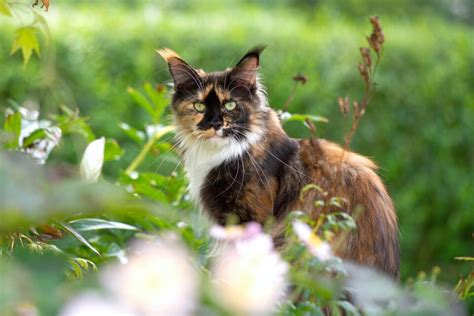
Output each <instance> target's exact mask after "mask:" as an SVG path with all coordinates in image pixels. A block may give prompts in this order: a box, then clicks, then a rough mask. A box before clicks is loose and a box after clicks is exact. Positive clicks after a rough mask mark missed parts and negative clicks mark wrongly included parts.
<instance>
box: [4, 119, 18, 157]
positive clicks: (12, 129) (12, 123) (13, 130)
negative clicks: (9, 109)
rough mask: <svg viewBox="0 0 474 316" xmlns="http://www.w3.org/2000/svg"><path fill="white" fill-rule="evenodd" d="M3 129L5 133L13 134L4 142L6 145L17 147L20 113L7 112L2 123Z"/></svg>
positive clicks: (12, 147)
mask: <svg viewBox="0 0 474 316" xmlns="http://www.w3.org/2000/svg"><path fill="white" fill-rule="evenodd" d="M4 130H5V132H7V133H10V134H12V135H13V137H12V139H11V140H10V141H9V142H8V143H7V144H6V147H7V148H9V149H14V148H17V147H18V139H19V137H20V133H21V113H20V112H13V113H11V114H7V117H6V118H5V123H4Z"/></svg>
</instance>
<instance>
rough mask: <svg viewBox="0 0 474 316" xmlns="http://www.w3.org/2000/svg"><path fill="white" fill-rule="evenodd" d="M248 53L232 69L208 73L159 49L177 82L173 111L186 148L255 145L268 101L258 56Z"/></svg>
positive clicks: (180, 137)
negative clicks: (261, 77)
mask: <svg viewBox="0 0 474 316" xmlns="http://www.w3.org/2000/svg"><path fill="white" fill-rule="evenodd" d="M263 49H264V47H263V46H259V47H256V48H254V49H252V50H250V51H249V52H248V53H247V54H245V56H244V57H242V59H241V60H240V61H239V62H238V63H237V64H236V65H235V66H234V67H233V68H228V69H226V70H224V71H220V72H205V71H203V70H201V69H196V68H194V67H192V66H191V65H189V64H188V63H186V62H185V61H184V60H183V59H182V58H181V57H180V56H179V55H178V54H176V53H175V52H174V51H172V50H170V49H162V50H159V51H158V53H159V54H160V55H161V56H162V57H163V58H164V59H165V60H166V62H167V63H168V66H169V71H170V73H171V76H172V78H173V81H174V93H173V97H172V109H173V115H174V119H175V124H176V127H177V136H178V138H179V140H180V141H181V143H183V145H184V146H190V145H193V144H198V143H201V144H202V143H208V144H214V145H216V146H220V147H224V146H226V145H229V146H232V145H233V144H234V145H239V146H242V145H243V144H246V147H248V145H251V144H252V143H255V142H257V141H258V140H259V139H260V137H261V135H262V133H263V131H262V130H263V128H264V122H265V116H266V115H267V112H268V111H267V110H268V105H267V98H266V95H265V92H264V89H263V87H262V85H261V84H260V82H259V78H258V66H259V57H260V53H261V52H262V51H263Z"/></svg>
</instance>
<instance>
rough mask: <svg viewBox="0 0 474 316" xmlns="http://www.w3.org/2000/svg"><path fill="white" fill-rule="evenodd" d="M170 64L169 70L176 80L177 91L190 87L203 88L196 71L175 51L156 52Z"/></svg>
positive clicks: (165, 49)
mask: <svg viewBox="0 0 474 316" xmlns="http://www.w3.org/2000/svg"><path fill="white" fill-rule="evenodd" d="M156 52H157V53H158V54H159V55H160V56H161V57H163V59H164V60H165V61H166V62H167V63H168V68H169V71H170V74H171V76H172V77H173V80H174V88H175V90H180V89H186V88H190V87H194V86H195V88H199V87H200V86H201V77H200V76H199V75H198V73H197V72H196V70H195V69H194V68H193V67H191V66H190V65H188V63H187V62H185V61H184V60H183V59H182V58H181V57H180V56H179V55H178V54H177V53H176V52H175V51H173V50H171V49H169V48H163V49H159V50H156Z"/></svg>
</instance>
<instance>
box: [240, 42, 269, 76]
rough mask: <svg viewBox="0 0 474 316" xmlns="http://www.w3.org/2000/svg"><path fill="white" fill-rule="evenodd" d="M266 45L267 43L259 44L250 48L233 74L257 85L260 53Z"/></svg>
mask: <svg viewBox="0 0 474 316" xmlns="http://www.w3.org/2000/svg"><path fill="white" fill-rule="evenodd" d="M265 47H266V46H265V45H258V46H256V47H254V48H252V49H251V50H249V51H248V52H247V53H246V54H245V55H244V57H242V59H241V60H240V61H239V62H238V63H237V65H236V66H235V67H234V69H233V70H232V72H231V75H232V76H233V77H234V78H236V79H240V80H242V81H243V82H245V83H247V84H249V85H255V84H256V83H257V72H258V66H259V64H260V54H261V53H262V52H263V50H264V49H265Z"/></svg>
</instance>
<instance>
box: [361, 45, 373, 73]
mask: <svg viewBox="0 0 474 316" xmlns="http://www.w3.org/2000/svg"><path fill="white" fill-rule="evenodd" d="M360 54H361V55H362V60H363V61H364V64H365V65H366V66H367V67H369V68H370V66H371V65H372V58H370V49H369V48H367V47H361V48H360Z"/></svg>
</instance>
